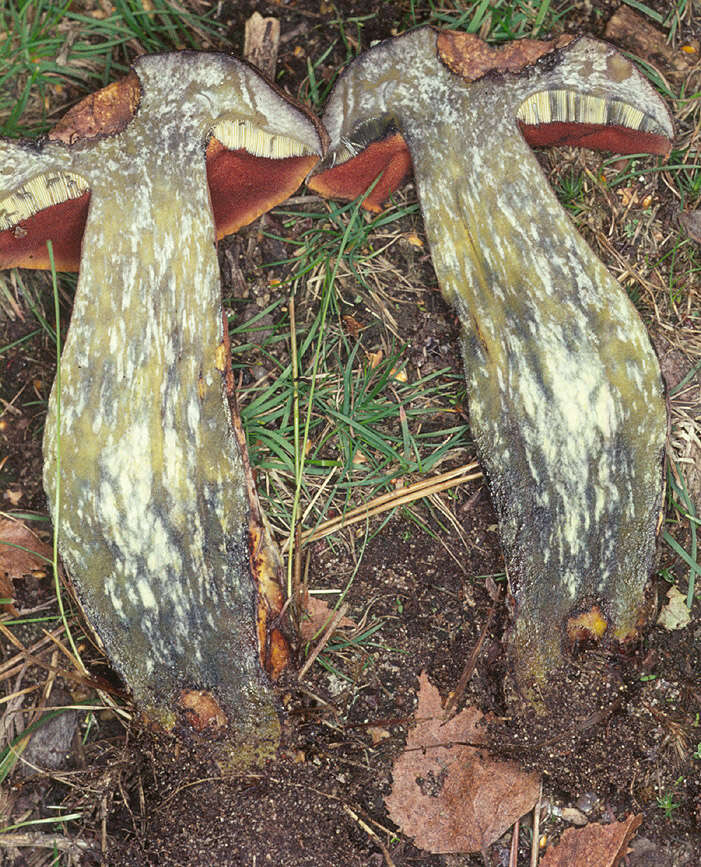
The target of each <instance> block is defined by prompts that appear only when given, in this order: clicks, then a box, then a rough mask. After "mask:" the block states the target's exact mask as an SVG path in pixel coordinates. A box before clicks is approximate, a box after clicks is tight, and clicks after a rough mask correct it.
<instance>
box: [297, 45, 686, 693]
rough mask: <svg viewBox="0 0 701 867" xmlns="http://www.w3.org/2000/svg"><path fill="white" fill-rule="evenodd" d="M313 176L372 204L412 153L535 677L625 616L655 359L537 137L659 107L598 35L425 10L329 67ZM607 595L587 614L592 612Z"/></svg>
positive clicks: (619, 627) (617, 122)
mask: <svg viewBox="0 0 701 867" xmlns="http://www.w3.org/2000/svg"><path fill="white" fill-rule="evenodd" d="M323 120H324V122H325V125H326V127H327V129H328V131H329V134H330V137H331V147H330V150H329V152H328V155H327V157H326V159H325V160H324V162H323V163H322V164H321V166H320V167H319V169H318V170H317V171H318V173H316V174H315V176H314V177H313V178H312V179H311V181H310V186H311V187H312V188H313V189H316V190H318V191H320V192H321V193H323V194H324V195H330V196H340V197H345V198H354V197H355V196H358V195H359V194H361V193H363V192H365V191H366V190H367V188H368V186H369V184H370V183H371V182H372V181H373V180H374V179H375V178H376V177H377V176H378V175H381V178H380V181H379V182H378V183H377V185H376V186H375V188H374V189H373V191H372V192H371V193H370V195H369V196H368V198H367V199H366V202H365V204H366V207H368V208H371V209H377V208H378V207H379V206H380V203H381V202H382V200H383V199H384V198H385V197H386V195H387V194H388V193H389V192H390V191H391V190H392V189H394V188H395V187H396V186H397V184H398V182H399V181H398V178H400V177H401V175H402V173H403V167H404V166H405V165H406V164H407V155H410V157H411V163H412V165H413V169H414V177H415V181H416V185H417V190H418V195H419V200H420V203H421V208H422V211H423V217H424V223H425V227H426V233H427V235H428V239H429V242H430V245H431V252H432V256H433V264H434V267H435V270H436V274H437V276H438V280H439V282H440V285H441V287H442V290H443V293H444V295H445V297H446V298H447V299H448V300H449V301H450V302H451V303H452V304H454V305H455V308H456V310H457V313H458V316H459V318H460V322H461V326H462V345H463V352H464V358H465V368H466V376H467V383H468V393H469V400H470V423H471V428H472V433H473V436H474V438H475V442H476V444H477V448H478V452H479V456H480V460H481V462H482V464H483V466H484V469H485V470H486V474H487V478H488V481H489V486H490V490H491V494H492V498H493V501H494V504H495V507H496V510H497V513H498V518H499V524H500V531H501V542H502V546H503V550H504V555H505V560H506V567H507V572H508V578H509V584H510V588H511V592H512V594H513V604H514V612H513V613H514V624H513V629H512V631H511V635H510V638H509V648H510V654H511V659H512V662H513V665H514V668H515V672H516V679H517V682H518V684H519V686H520V687H521V688H522V689H523V690H524V691H525V692H528V693H529V694H530V695H534V693H533V690H532V687H534V685H535V684H538V685H542V684H543V683H544V682H545V680H546V676H547V675H548V674H549V673H551V672H552V671H553V670H554V669H556V668H557V667H558V666H559V665H561V664H563V661H564V660H563V650H564V647H565V646H566V641H567V637H568V624H569V626H570V629H569V635H570V636H572V635H576V636H577V637H581V635H582V633H584V634H587V635H591V636H592V637H595V636H596V637H600V636H601V635H602V633H605V639H609V640H610V639H611V638H615V639H617V640H619V641H622V640H625V639H629V638H631V637H633V636H635V635H636V634H637V630H638V628H639V627H640V625H641V618H642V615H643V612H644V607H645V606H644V595H645V588H646V584H647V581H648V577H649V574H650V570H651V568H652V564H653V558H654V553H655V536H656V528H657V524H658V520H659V515H660V509H661V504H662V455H663V448H664V443H665V435H666V427H667V417H666V409H665V400H664V395H663V386H662V380H661V377H660V371H659V366H658V363H657V359H656V357H655V354H654V352H653V350H652V347H651V344H650V341H649V339H648V335H647V333H646V331H645V328H644V326H643V324H642V322H641V321H640V318H639V316H638V314H637V312H636V310H635V308H634V307H633V305H632V304H631V302H630V300H629V299H628V297H627V295H626V293H625V292H624V291H623V289H622V288H621V287H620V286H619V285H618V283H616V281H615V280H614V279H613V278H612V277H611V275H610V274H609V273H608V271H607V270H606V268H605V267H604V266H603V265H602V263H601V262H600V261H599V260H598V259H597V258H596V256H594V254H593V253H592V251H591V250H590V248H589V247H588V246H587V244H586V243H585V242H584V241H583V240H582V238H581V237H580V236H579V235H578V233H577V232H576V231H575V229H574V228H573V226H572V224H571V222H570V220H569V218H568V216H567V214H566V213H565V211H564V210H563V208H562V207H561V206H560V204H559V203H558V201H557V199H556V197H555V195H554V193H553V192H552V190H551V189H550V187H549V186H548V183H547V181H546V180H545V177H544V176H543V172H542V170H541V169H540V167H539V165H538V162H537V161H536V159H535V157H534V155H533V154H532V152H531V150H530V147H529V143H530V144H545V143H547V144H556V143H570V144H584V145H587V146H589V147H604V148H608V147H615V149H616V150H619V151H625V152H634V151H638V150H646V151H651V152H653V153H666V152H668V150H669V148H670V139H671V137H672V133H673V131H672V125H671V120H670V117H669V113H668V111H667V110H666V108H665V106H664V105H663V103H662V101H661V100H660V98H659V97H658V96H657V95H656V94H655V92H654V91H653V89H652V87H651V86H650V85H649V84H648V83H647V82H646V81H645V80H644V79H643V77H642V76H641V75H640V74H639V73H638V72H637V71H636V69H635V67H634V66H633V65H632V64H631V63H630V62H629V61H628V60H626V59H625V58H623V57H622V56H621V55H620V54H618V53H617V52H616V51H615V49H614V48H613V47H611V46H609V45H606V44H605V43H602V42H598V41H596V40H593V39H590V38H586V37H581V38H578V39H572V40H570V39H569V38H565V39H564V40H561V41H560V42H559V43H557V44H555V43H547V42H533V41H531V40H524V41H520V42H515V43H511V44H507V45H505V46H503V47H502V48H498V49H495V48H492V47H490V46H487V45H485V43H483V42H482V41H481V40H479V39H478V38H477V37H475V36H472V35H468V34H463V33H452V32H444V33H439V32H437V31H435V30H433V29H431V28H423V29H419V30H416V31H413V32H411V33H409V34H406V35H404V36H400V37H397V38H395V39H392V40H388V41H387V42H384V43H381V44H379V45H377V46H376V47H374V48H372V49H370V50H369V51H367V52H366V53H365V54H363V55H361V56H360V57H359V58H357V59H356V60H355V61H354V62H353V63H352V64H351V65H350V66H349V67H348V69H347V70H346V71H345V72H344V73H343V75H342V76H341V77H340V78H339V80H338V82H337V83H336V86H335V88H334V90H333V92H332V94H331V96H330V98H329V101H328V105H327V108H326V111H325V114H324V117H323ZM594 609H596V610H597V611H598V612H600V616H599V618H598V619H595V623H596V629H588V627H587V624H588V623H589V622H590V621H591V622H594V621H593V620H592V618H591V617H590V618H589V619H587V618H586V617H584V618H580V615H581V614H582V613H585V614H586V612H590V611H594Z"/></svg>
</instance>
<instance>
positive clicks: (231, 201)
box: [207, 138, 319, 238]
mask: <svg viewBox="0 0 701 867" xmlns="http://www.w3.org/2000/svg"><path fill="white" fill-rule="evenodd" d="M318 161H319V158H318V157H317V156H302V157H286V158H284V159H269V158H267V157H256V156H252V155H251V154H249V153H248V152H247V151H245V150H235V151H232V150H228V149H227V148H225V147H224V145H223V144H221V142H219V141H217V140H216V139H215V138H212V139H211V140H210V142H209V145H208V146H207V180H208V182H209V194H210V197H211V201H212V211H213V212H214V222H215V225H216V229H217V238H223V237H224V236H225V235H230V234H231V233H232V232H235V231H236V230H237V229H240V228H241V226H246V225H248V223H251V222H252V221H253V220H255V219H256V217H259V216H260V215H261V214H264V213H265V212H266V211H268V210H270V208H273V207H275V205H278V204H279V203H280V202H282V201H283V200H284V199H286V198H287V197H288V196H291V195H292V193H294V191H295V190H296V189H297V188H298V187H299V185H300V184H301V183H302V181H303V180H304V178H305V176H306V175H307V174H308V173H309V172H310V171H311V170H312V168H313V167H314V166H315V165H316V163H317V162H318Z"/></svg>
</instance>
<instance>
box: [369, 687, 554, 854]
mask: <svg viewBox="0 0 701 867" xmlns="http://www.w3.org/2000/svg"><path fill="white" fill-rule="evenodd" d="M418 699H419V701H418V706H417V708H416V714H415V726H414V728H412V729H411V730H410V732H409V735H408V738H407V745H406V748H405V750H404V752H403V753H402V755H401V756H399V758H398V759H397V761H396V762H395V764H394V767H393V769H392V776H393V779H394V783H393V786H392V791H391V793H390V794H389V796H388V797H387V798H385V804H386V805H387V809H388V811H389V815H390V818H391V819H392V821H393V822H395V823H396V824H397V825H399V827H400V828H401V829H402V831H403V833H405V834H406V835H407V836H410V837H413V838H414V843H415V845H416V846H418V847H419V848H421V849H425V850H426V851H428V852H431V853H433V854H448V853H455V852H479V851H484V850H485V849H486V848H487V846H489V845H490V844H491V843H493V842H494V841H495V840H497V839H498V838H499V837H501V835H502V834H503V833H504V832H505V831H506V830H507V829H508V828H509V827H510V826H511V825H512V824H513V823H514V822H515V821H516V819H518V818H519V817H520V816H522V815H524V814H525V813H527V812H528V811H529V810H531V809H532V807H533V805H534V804H535V803H536V800H537V799H538V793H539V777H538V775H537V774H534V773H530V774H528V773H525V772H524V771H522V770H521V769H520V768H519V766H518V765H517V764H516V763H515V762H503V761H499V760H496V759H494V758H492V757H491V756H490V755H489V754H488V752H487V751H486V749H480V746H479V745H480V744H482V743H484V731H483V722H484V716H483V715H482V713H481V711H480V710H478V709H477V708H475V707H468V708H465V710H463V711H461V712H460V713H459V714H457V716H454V717H453V718H452V719H450V720H448V721H447V722H444V721H443V720H444V712H443V707H442V705H441V699H440V694H439V692H438V690H437V689H436V688H435V687H434V686H433V685H432V684H431V683H430V682H429V680H428V676H427V675H426V673H425V672H422V674H421V676H420V677H419V695H418Z"/></svg>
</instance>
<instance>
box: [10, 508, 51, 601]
mask: <svg viewBox="0 0 701 867" xmlns="http://www.w3.org/2000/svg"><path fill="white" fill-rule="evenodd" d="M51 553H52V552H51V547H50V546H49V545H47V544H46V543H45V542H42V541H41V539H39V537H38V536H37V535H36V533H34V532H33V531H32V530H30V529H29V527H28V526H27V525H26V524H25V523H23V522H22V521H15V520H12V519H11V518H0V597H2V598H3V599H12V598H14V586H13V583H12V582H13V581H16V580H18V579H19V578H22V576H24V575H28V574H30V573H32V572H35V571H37V570H38V569H46V567H47V565H48V564H50V563H51ZM4 607H5V609H6V610H7V611H9V613H10V614H12V615H13V616H15V615H16V614H17V609H16V608H15V606H14V605H13V604H12V603H11V602H9V603H5V605H4Z"/></svg>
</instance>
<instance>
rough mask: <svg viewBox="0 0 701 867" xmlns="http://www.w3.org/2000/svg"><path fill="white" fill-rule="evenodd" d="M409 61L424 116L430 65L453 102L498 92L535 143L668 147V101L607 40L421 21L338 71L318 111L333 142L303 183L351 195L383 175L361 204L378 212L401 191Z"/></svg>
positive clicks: (659, 150) (629, 149)
mask: <svg viewBox="0 0 701 867" xmlns="http://www.w3.org/2000/svg"><path fill="white" fill-rule="evenodd" d="M407 68H410V69H411V73H409V74H410V75H411V80H412V82H413V85H412V87H413V91H414V92H415V94H416V101H417V103H418V102H421V101H423V104H424V111H426V109H427V108H430V111H431V116H426V117H425V118H424V122H425V123H431V122H432V119H433V118H432V115H433V114H434V113H435V114H440V112H441V110H442V109H440V108H439V107H438V106H435V105H434V104H433V103H432V102H431V100H430V98H427V93H424V92H423V91H422V88H423V87H424V81H425V82H426V85H425V86H426V88H428V87H430V84H429V82H430V78H431V74H432V71H433V73H434V74H435V70H436V69H440V68H443V69H447V70H449V72H450V73H451V74H452V75H453V76H454V81H455V100H456V104H457V103H458V102H459V100H460V99H463V98H464V99H466V100H470V98H471V97H470V91H471V88H472V86H473V85H477V86H479V87H480V88H481V89H482V88H489V89H490V90H491V91H492V92H493V95H494V98H495V99H499V100H507V101H508V104H509V106H510V107H511V108H512V109H513V117H514V125H515V126H516V125H517V126H518V128H520V130H521V132H522V134H523V136H524V138H525V139H526V141H527V142H528V143H529V144H530V145H532V146H538V145H577V146H581V147H589V148H594V149H603V150H613V151H616V152H617V153H640V152H644V153H655V154H667V153H669V151H670V149H671V141H672V138H673V135H674V130H673V126H672V120H671V117H670V114H669V112H668V110H667V108H666V106H665V105H664V103H663V102H662V100H661V99H660V97H659V96H658V95H657V93H656V92H655V91H654V89H653V88H652V86H651V85H650V83H649V82H648V81H646V80H645V79H644V78H643V76H642V75H641V74H640V73H639V72H638V71H637V69H636V68H635V67H634V66H633V64H632V63H631V62H630V61H628V60H627V59H626V58H625V57H623V56H622V55H621V54H620V53H619V52H618V51H616V49H615V48H614V47H613V46H611V45H608V44H607V43H605V42H601V41H599V40H596V39H592V38H590V37H584V36H582V37H578V38H572V37H568V36H565V37H561V38H560V39H559V40H557V41H552V42H543V41H539V40H531V39H522V40H516V41H514V42H510V43H506V44H504V45H502V46H499V47H493V46H490V45H488V44H487V43H485V42H483V41H482V40H481V39H479V38H478V37H477V36H475V35H474V34H469V33H460V32H456V31H442V32H439V31H436V30H434V29H433V28H430V27H426V28H420V29H419V30H416V31H412V32H411V33H409V34H405V35H404V36H398V37H395V38H394V39H391V40H387V41H385V42H383V43H380V44H379V45H377V46H375V47H374V48H371V49H370V50H369V51H367V52H365V54H364V55H362V56H361V58H359V59H357V60H355V61H354V63H353V64H352V65H351V67H349V68H348V69H347V70H346V72H344V73H343V75H341V76H340V78H339V80H338V82H337V83H336V85H335V87H334V89H333V91H332V93H331V96H330V97H329V100H328V103H327V108H326V111H325V113H324V116H323V120H324V123H325V125H326V128H327V129H328V132H329V136H330V139H331V145H330V148H329V151H328V152H327V155H326V157H325V159H324V160H323V161H322V162H321V163H320V165H319V166H318V167H317V169H316V170H315V172H314V173H313V175H312V176H311V178H310V179H309V181H308V185H309V186H310V187H311V189H313V190H316V191H317V192H319V193H321V194H322V195H326V196H335V197H339V198H346V199H353V198H356V197H357V196H359V195H361V194H363V193H365V192H366V191H367V189H368V188H369V187H370V186H371V185H372V183H373V182H374V181H375V180H376V179H377V178H378V176H380V175H381V178H380V180H378V181H377V183H376V185H375V187H374V188H373V189H372V190H371V192H370V193H369V194H368V195H367V197H366V199H365V200H364V203H363V204H364V207H366V208H367V209H369V210H374V211H378V210H380V207H381V204H382V202H383V201H384V200H385V199H386V198H387V196H388V195H389V194H390V193H391V192H393V191H394V190H395V189H397V187H398V186H399V184H400V183H401V182H402V180H403V178H404V176H405V174H406V173H407V171H408V167H409V165H410V163H411V160H410V149H411V148H410V141H409V140H408V138H409V136H410V135H415V136H416V135H418V134H419V133H418V132H417V129H416V127H417V126H418V124H417V119H416V116H415V115H414V117H413V121H414V123H413V128H412V130H411V133H410V132H409V131H408V129H407V128H405V123H404V119H403V118H401V119H400V118H399V116H398V108H397V103H398V101H401V102H403V104H404V105H405V106H406V104H407V100H408V98H409V97H408V95H407V94H406V93H401V89H400V85H399V83H398V71H399V70H402V69H407ZM422 77H423V80H422ZM373 81H374V82H375V84H374V85H370V82H373ZM461 90H462V94H461V92H460V91H461ZM487 123H488V119H485V125H487ZM485 135H486V136H488V129H486V130H485ZM494 146H495V147H498V142H495V143H494Z"/></svg>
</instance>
